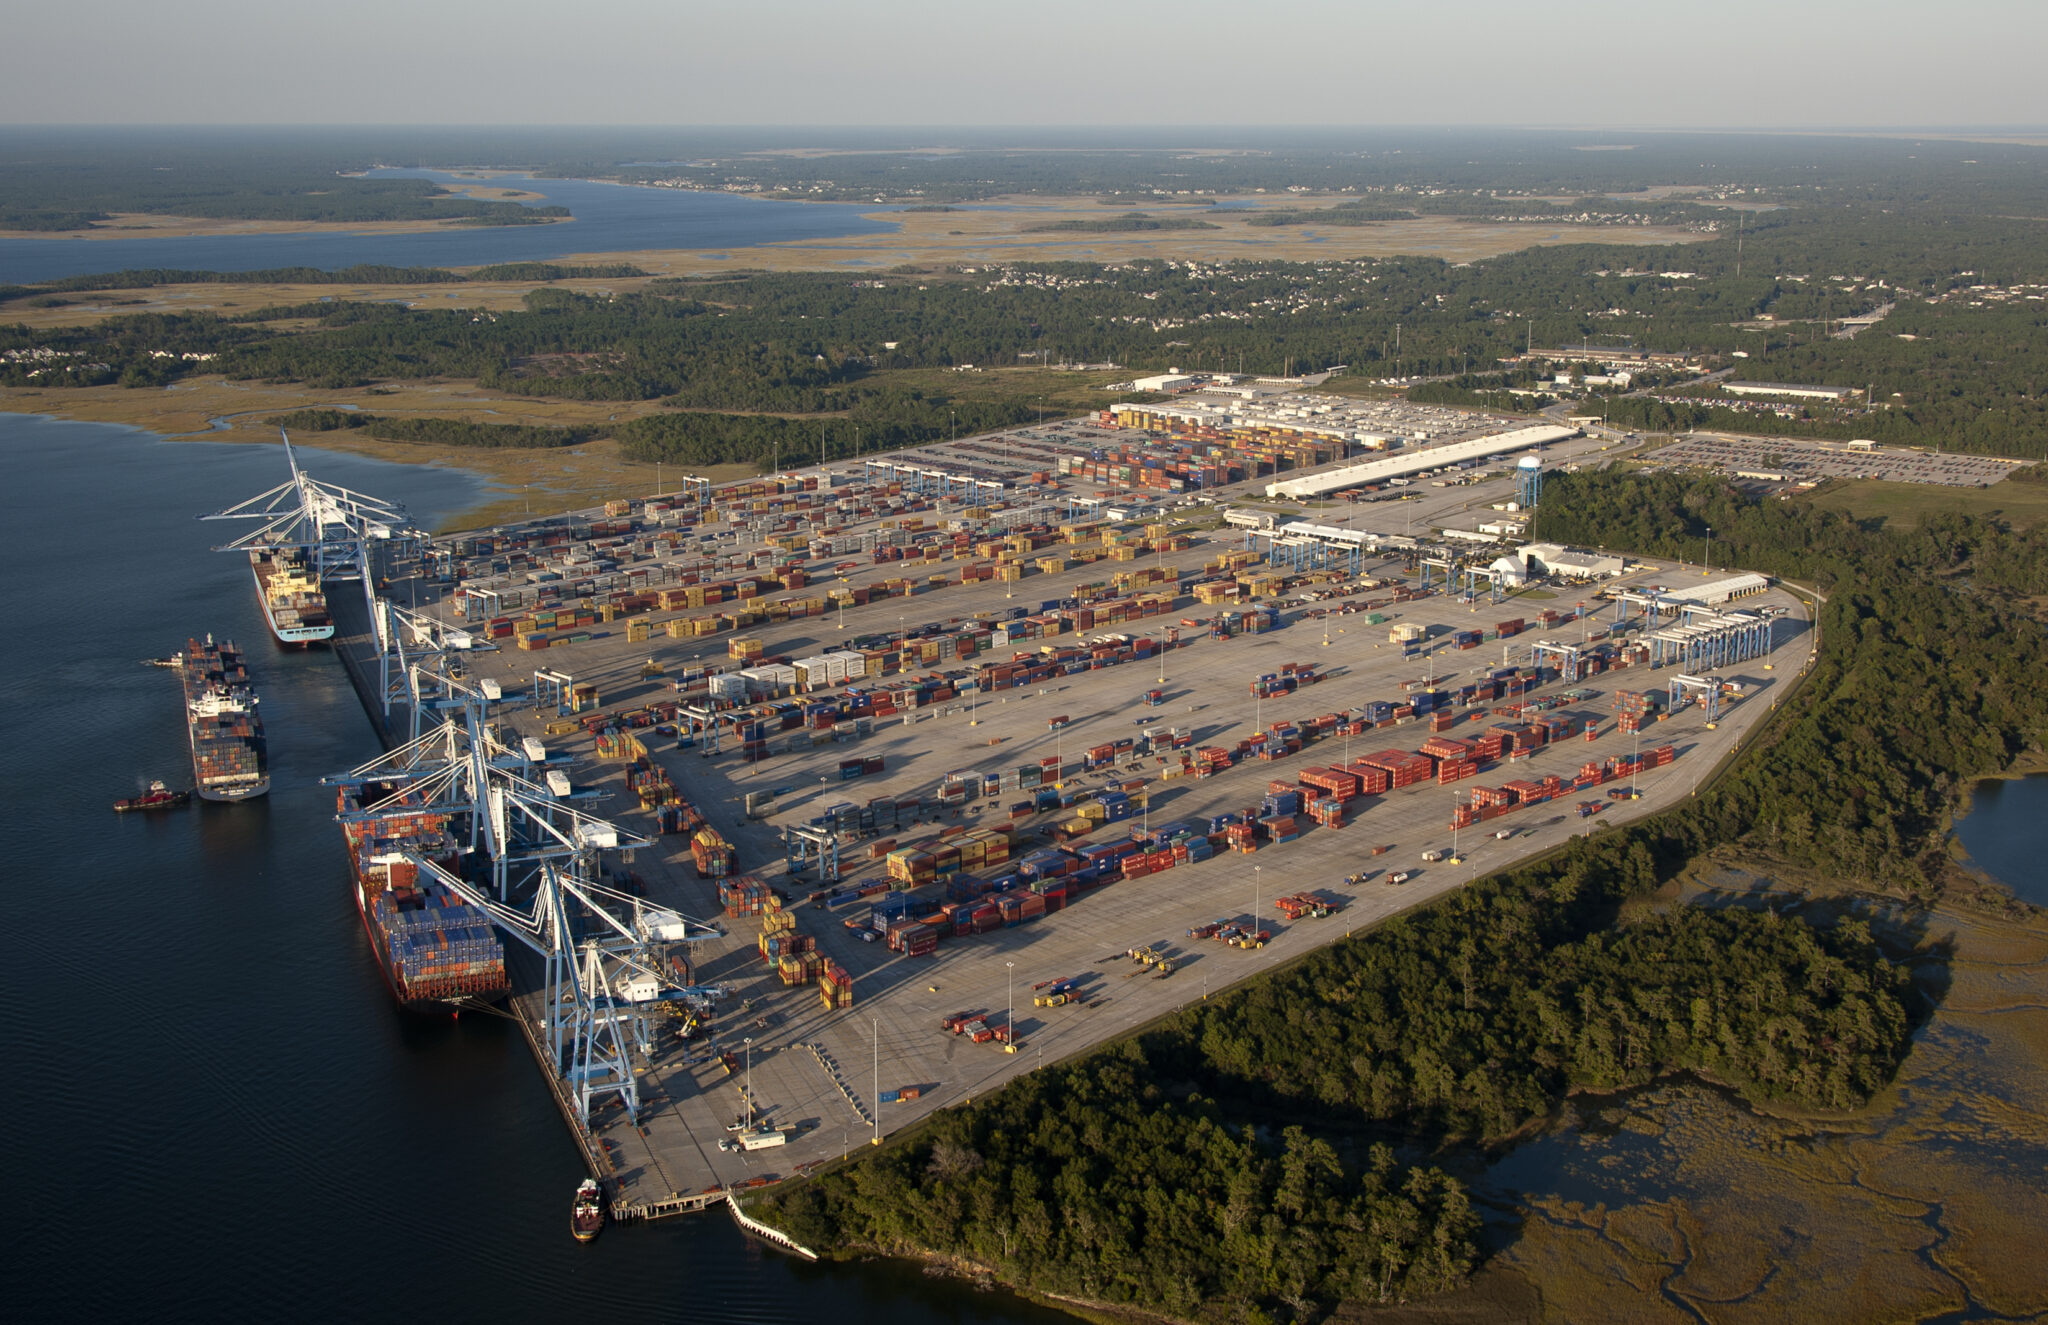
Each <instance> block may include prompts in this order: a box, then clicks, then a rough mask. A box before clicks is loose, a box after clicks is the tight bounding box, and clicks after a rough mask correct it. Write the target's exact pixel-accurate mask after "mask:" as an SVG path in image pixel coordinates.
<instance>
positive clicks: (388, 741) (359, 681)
mask: <svg viewBox="0 0 2048 1325" xmlns="http://www.w3.org/2000/svg"><path fill="white" fill-rule="evenodd" d="M330 601H331V604H332V607H331V610H332V612H333V614H334V622H335V633H334V655H335V657H337V658H339V659H340V660H341V665H342V670H343V671H344V672H346V673H347V675H348V679H349V684H350V686H352V687H353V688H354V690H355V692H356V698H357V699H359V700H361V701H362V705H363V713H364V716H366V717H367V718H369V720H370V727H371V730H372V731H374V732H375V733H376V736H377V740H378V742H379V743H380V744H381V745H382V746H383V747H384V748H385V749H386V750H392V749H395V748H396V747H397V746H399V745H400V744H402V743H403V742H402V741H401V740H400V739H399V738H400V736H401V734H402V733H401V731H399V730H398V729H397V727H396V725H395V724H397V723H400V722H402V721H403V719H402V718H401V717H400V716H399V714H397V713H394V714H393V715H392V717H391V718H386V717H385V715H384V705H383V702H382V698H381V696H380V695H379V693H378V689H379V684H380V683H379V680H378V676H377V671H376V667H377V649H376V644H375V636H374V632H373V631H372V630H371V627H370V620H369V618H368V616H367V615H366V612H367V609H366V608H365V607H364V606H363V603H362V601H361V600H360V599H359V598H357V597H356V596H355V595H353V594H336V595H335V596H334V598H333V599H332V600H330ZM529 1001H530V1000H522V999H521V998H520V997H519V996H518V995H516V994H515V995H514V996H513V997H512V998H510V999H508V1000H507V1003H508V1006H509V1007H510V1008H511V1009H512V1010H511V1012H510V1014H509V1015H510V1016H511V1018H512V1020H513V1021H514V1022H516V1023H517V1024H518V1026H519V1033H520V1034H521V1035H522V1036H523V1037H525V1040H526V1047H527V1048H528V1049H529V1050H531V1051H532V1053H533V1059H534V1065H535V1066H537V1067H538V1068H540V1074H541V1079H542V1080H543V1081H545V1082H546V1083H547V1087H548V1094H549V1096H550V1097H551V1098H552V1099H553V1100H554V1102H555V1108H556V1110H557V1111H558V1112H559V1113H560V1114H561V1115H562V1121H563V1122H564V1123H566V1124H567V1125H568V1128H569V1135H570V1137H571V1139H573V1140H574V1141H575V1143H576V1149H577V1152H578V1153H579V1154H581V1155H582V1156H583V1164H584V1167H585V1168H586V1169H588V1170H589V1171H590V1176H591V1177H593V1178H595V1179H597V1180H598V1181H599V1182H600V1183H602V1184H603V1185H604V1187H605V1196H606V1200H607V1209H608V1210H609V1212H610V1217H611V1218H612V1219H614V1220H617V1221H619V1222H621V1223H630V1222H634V1221H638V1220H650V1219H663V1218H667V1217H668V1216H671V1215H683V1214H694V1213H696V1212H698V1211H701V1210H708V1209H710V1208H711V1207H712V1206H714V1205H716V1204H718V1203H719V1202H721V1201H724V1202H728V1203H730V1204H731V1208H732V1212H733V1217H734V1219H735V1220H737V1221H738V1222H739V1224H740V1227H741V1228H743V1229H745V1230H746V1231H747V1232H749V1233H751V1234H753V1235H754V1236H756V1237H758V1238H761V1239H762V1240H764V1241H767V1242H770V1243H772V1244H774V1245H775V1246H777V1247H779V1248H782V1249H783V1250H786V1251H789V1252H791V1253H793V1254H795V1255H798V1256H802V1257H805V1258H806V1259H809V1260H816V1259H817V1254H816V1253H815V1252H812V1251H811V1250H810V1249H809V1248H806V1247H803V1246H800V1245H798V1244H797V1243H796V1242H794V1241H792V1240H791V1239H789V1238H788V1237H786V1236H784V1235H783V1234H781V1233H778V1232H776V1231H775V1230H774V1229H771V1228H769V1227H768V1226H767V1225H765V1224H760V1223H757V1222H756V1221H754V1220H751V1219H748V1218H747V1217H746V1216H745V1215H744V1214H743V1213H741V1211H740V1208H739V1205H738V1203H737V1202H736V1201H734V1200H733V1194H732V1192H731V1191H730V1190H729V1189H727V1188H724V1187H720V1188H716V1189H714V1190H710V1191H703V1192H693V1193H690V1194H688V1195H684V1194H682V1193H680V1192H677V1193H672V1194H670V1195H669V1196H666V1197H660V1198H656V1199H653V1200H639V1201H636V1200H629V1199H628V1198H627V1197H626V1195H625V1189H624V1186H623V1184H622V1183H620V1181H619V1178H618V1174H617V1172H616V1171H615V1170H614V1168H613V1167H612V1164H611V1161H610V1159H609V1158H607V1157H606V1156H605V1154H604V1152H603V1150H602V1148H601V1147H599V1145H598V1143H597V1138H596V1137H595V1136H593V1135H592V1134H591V1132H590V1130H589V1129H588V1128H587V1127H585V1126H584V1125H583V1124H582V1123H581V1122H580V1121H579V1120H578V1119H577V1117H576V1109H575V1107H574V1105H573V1104H572V1103H571V1101H570V1099H569V1097H568V1095H567V1094H566V1093H565V1092H564V1090H563V1087H562V1083H561V1081H560V1080H559V1078H558V1077H557V1076H556V1074H555V1073H554V1072H553V1071H551V1070H550V1068H549V1064H548V1052H547V1046H546V1044H545V1042H544V1041H543V1039H542V1037H541V1035H540V1032H539V1028H538V1027H537V1026H536V1025H535V1023H534V1020H533V1018H532V1016H531V1015H529V1013H528V1011H527V1003H528V1002H529Z"/></svg>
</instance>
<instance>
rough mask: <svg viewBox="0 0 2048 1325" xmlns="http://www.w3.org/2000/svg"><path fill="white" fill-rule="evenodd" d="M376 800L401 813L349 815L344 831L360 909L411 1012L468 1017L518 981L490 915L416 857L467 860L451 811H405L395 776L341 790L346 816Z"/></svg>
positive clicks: (450, 863) (449, 863) (396, 993)
mask: <svg viewBox="0 0 2048 1325" xmlns="http://www.w3.org/2000/svg"><path fill="white" fill-rule="evenodd" d="M394 798H397V799H394ZM373 806H376V807H385V808H390V809H396V810H399V811H400V812H399V813H397V814H380V815H379V816H378V817H377V818H374V819H364V820H359V821H356V822H344V824H343V828H342V831H343V833H344V835H345V837H346V839H347V842H348V857H349V869H350V873H351V875H352V877H353V880H354V892H355V901H356V912H357V914H358V915H359V916H361V918H362V922H363V932H364V933H366V934H368V935H369V936H370V947H371V948H372V949H373V950H374V951H375V952H376V954H377V964H378V966H380V967H381V968H382V969H383V971H384V980H385V983H386V984H388V985H389V986H390V987H391V994H392V997H394V998H396V999H397V1000H398V1002H399V1005H400V1006H401V1007H403V1008H405V1009H407V1010H408V1011H411V1012H420V1013H426V1014H430V1015H442V1014H446V1015H459V1014H460V1013H461V1012H462V1011H463V1010H464V1009H466V1008H473V1007H477V1006H480V1005H482V1004H486V1003H492V1002H496V1001H497V1000H499V999H502V998H503V997H505V995H506V994H507V993H508V992H510V989H511V984H510V981H509V980H508V979H507V977H506V974H505V946H504V944H503V943H501V942H500V941H499V939H498V936H497V934H496V933H495V932H494V931H493V930H492V929H491V922H490V919H489V918H488V917H487V916H485V915H484V913H483V912H482V911H479V910H478V909H477V908H476V907H473V906H470V905H469V904H468V903H466V902H464V901H463V900H462V899H461V898H460V897H458V896H456V895H455V893H453V892H452V891H450V890H449V889H448V888H447V887H445V886H443V885H442V884H440V883H437V882H435V881H434V880H433V879H432V878H429V877H423V876H422V875H421V873H420V870H419V867H418V866H417V865H416V864H414V863H413V862H412V861H411V860H410V859H408V858H407V857H408V855H409V854H410V855H417V856H420V857H422V858H424V859H427V860H431V861H433V862H434V863H435V864H436V865H439V866H440V867H441V868H443V869H445V870H447V871H448V872H449V873H450V874H454V873H456V872H457V871H458V870H459V869H460V868H461V853H460V852H459V851H458V849H457V847H456V843H455V839H454V837H453V836H451V835H450V833H449V830H448V816H447V815H445V814H438V813H427V812H425V811H422V812H420V813H418V814H405V813H403V806H404V801H403V798H402V797H399V796H398V791H397V789H396V788H395V787H393V786H391V785H390V784H388V783H379V782H370V783H364V784H362V785H360V786H345V787H343V788H342V789H341V791H340V793H339V801H338V806H337V808H338V809H339V810H340V812H341V813H342V814H344V815H346V814H349V813H351V812H352V811H360V810H364V809H368V808H370V807H373Z"/></svg>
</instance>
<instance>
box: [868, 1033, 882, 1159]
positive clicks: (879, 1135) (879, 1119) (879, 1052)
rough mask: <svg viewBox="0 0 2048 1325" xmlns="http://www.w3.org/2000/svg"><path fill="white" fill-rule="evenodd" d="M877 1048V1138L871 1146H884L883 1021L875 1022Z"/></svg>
mask: <svg viewBox="0 0 2048 1325" xmlns="http://www.w3.org/2000/svg"><path fill="white" fill-rule="evenodd" d="M871 1024H872V1027H873V1033H874V1046H875V1136H874V1139H873V1140H872V1141H870V1142H869V1143H868V1144H869V1145H876V1146H878V1145H880V1144H882V1019H881V1018H880V1017H877V1018H875V1020H874V1021H873V1023H871Z"/></svg>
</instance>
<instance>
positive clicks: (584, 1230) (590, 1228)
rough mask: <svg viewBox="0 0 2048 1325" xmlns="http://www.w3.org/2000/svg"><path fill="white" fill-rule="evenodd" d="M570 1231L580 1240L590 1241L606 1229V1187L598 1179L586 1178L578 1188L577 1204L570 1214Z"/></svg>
mask: <svg viewBox="0 0 2048 1325" xmlns="http://www.w3.org/2000/svg"><path fill="white" fill-rule="evenodd" d="M569 1231H570V1232H571V1233H574V1234H575V1235H576V1240H577V1241H578V1242H589V1241H590V1240H592V1239H593V1238H595V1237H596V1236H597V1235H598V1234H599V1233H602V1232H603V1231H604V1189H603V1188H601V1187H599V1186H598V1185H597V1179H595V1178H585V1179H584V1180H583V1185H582V1186H581V1187H578V1188H577V1189H576V1204H575V1207H574V1208H573V1209H572V1210H571V1211H570V1214H569Z"/></svg>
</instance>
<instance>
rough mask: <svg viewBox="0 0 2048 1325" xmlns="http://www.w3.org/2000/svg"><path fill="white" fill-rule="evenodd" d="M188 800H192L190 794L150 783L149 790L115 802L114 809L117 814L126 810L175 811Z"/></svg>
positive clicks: (161, 784)
mask: <svg viewBox="0 0 2048 1325" xmlns="http://www.w3.org/2000/svg"><path fill="white" fill-rule="evenodd" d="M190 799H192V793H191V792H189V791H172V790H171V789H170V788H169V787H166V786H165V785H164V784H163V783H161V782H151V783H150V784H149V790H148V791H145V792H143V793H142V794H141V795H140V796H130V797H128V798H127V799H126V800H118V801H115V802H114V809H115V810H116V811H119V812H126V811H128V810H170V809H176V808H177V807H178V806H180V805H183V804H184V803H185V802H186V801H188V800H190Z"/></svg>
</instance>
